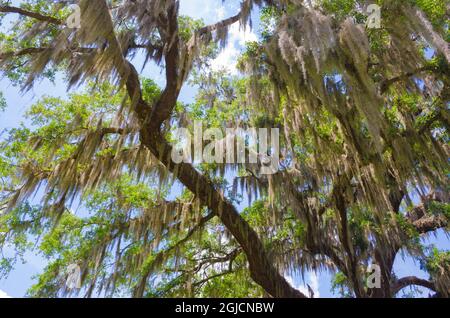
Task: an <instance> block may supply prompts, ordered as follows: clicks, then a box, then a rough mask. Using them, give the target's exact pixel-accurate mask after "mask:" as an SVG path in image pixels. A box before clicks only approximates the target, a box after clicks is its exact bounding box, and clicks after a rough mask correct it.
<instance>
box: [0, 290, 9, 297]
mask: <svg viewBox="0 0 450 318" xmlns="http://www.w3.org/2000/svg"><path fill="white" fill-rule="evenodd" d="M0 298H11V296H9V295H8V294H7V293H5V292H4V291H3V290H1V289H0Z"/></svg>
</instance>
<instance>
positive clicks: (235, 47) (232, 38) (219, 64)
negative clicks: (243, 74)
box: [212, 23, 258, 74]
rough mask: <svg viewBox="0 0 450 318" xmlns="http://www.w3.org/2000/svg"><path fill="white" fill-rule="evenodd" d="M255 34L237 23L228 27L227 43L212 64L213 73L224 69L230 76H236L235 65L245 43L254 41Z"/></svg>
mask: <svg viewBox="0 0 450 318" xmlns="http://www.w3.org/2000/svg"><path fill="white" fill-rule="evenodd" d="M257 39H258V38H257V36H256V34H255V33H254V32H253V31H252V30H251V29H250V26H247V27H246V28H242V27H241V26H240V25H239V23H235V24H233V25H232V26H231V27H230V30H229V32H228V43H227V45H226V47H225V48H224V49H223V50H222V51H221V52H220V53H219V55H218V56H217V58H216V59H214V61H213V62H212V69H213V70H214V71H217V70H220V69H226V70H227V71H229V72H230V73H231V74H236V73H237V69H236V63H237V59H238V57H239V55H240V54H241V52H242V49H244V47H245V43H246V42H251V41H256V40H257Z"/></svg>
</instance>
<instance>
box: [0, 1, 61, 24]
mask: <svg viewBox="0 0 450 318" xmlns="http://www.w3.org/2000/svg"><path fill="white" fill-rule="evenodd" d="M0 12H3V13H18V14H20V15H22V16H26V17H29V18H33V19H36V20H39V21H42V22H48V23H52V24H57V25H62V24H64V23H63V21H61V20H59V19H57V18H54V17H51V16H48V15H44V14H40V13H37V12H34V11H29V10H25V9H22V8H18V7H13V6H6V5H0Z"/></svg>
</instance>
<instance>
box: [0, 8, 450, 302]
mask: <svg viewBox="0 0 450 318" xmlns="http://www.w3.org/2000/svg"><path fill="white" fill-rule="evenodd" d="M72 3H76V4H78V5H79V7H80V8H81V16H80V27H79V28H69V27H68V26H67V25H66V19H67V17H69V16H70V15H71V13H72V12H71V10H70V9H69V7H68V6H69V5H70V4H72ZM376 3H377V4H378V5H379V6H380V8H381V12H382V13H383V14H382V21H381V22H382V23H381V28H379V29H373V28H368V27H366V26H365V22H366V21H367V10H366V8H367V5H368V4H370V3H369V2H368V1H356V0H355V1H352V0H338V1H329V0H323V1H298V0H297V1H296V0H291V1H289V0H284V1H283V0H244V1H242V3H241V7H240V11H239V12H238V13H237V14H236V15H234V16H232V17H230V18H227V19H225V20H223V21H219V22H217V23H216V24H212V25H207V26H205V25H204V24H203V23H202V22H201V21H196V20H193V19H191V18H189V17H185V16H180V15H179V3H178V1H175V0H167V1H159V0H147V1H142V0H134V1H133V0H125V1H106V0H81V1H52V2H49V1H42V0H28V1H23V3H22V5H21V6H20V7H16V6H14V5H12V4H11V3H10V1H1V2H0V12H1V13H3V14H4V16H5V17H10V16H13V17H14V19H16V21H17V23H15V24H12V26H9V25H7V24H4V25H2V31H3V33H1V35H0V37H1V53H0V67H1V70H2V73H3V75H5V76H7V77H8V78H9V79H10V80H11V81H13V82H14V83H16V84H18V85H21V86H22V87H23V89H25V90H26V89H30V88H32V87H33V85H34V84H35V83H36V81H38V80H39V79H41V78H44V77H47V78H53V77H54V75H55V74H56V73H57V72H61V73H64V74H65V78H66V81H67V85H68V87H69V88H71V87H74V86H80V87H81V89H80V90H78V91H77V92H74V93H72V94H70V95H69V96H68V98H67V99H59V98H52V97H45V98H43V99H42V100H40V101H38V102H37V103H35V104H34V105H33V106H32V107H31V109H30V110H29V111H28V114H27V116H28V118H29V121H30V125H27V126H21V127H18V128H16V129H11V130H9V131H8V132H7V136H6V137H5V138H4V139H3V140H2V143H1V150H0V177H1V180H2V186H1V193H0V195H1V196H0V200H1V201H0V202H1V209H2V210H1V211H2V214H1V216H0V242H1V244H2V245H3V246H9V245H13V246H15V248H16V257H13V258H9V259H8V258H3V260H2V262H1V263H0V266H1V270H2V273H4V274H7V272H8V271H10V270H11V268H12V267H13V266H14V262H15V260H16V259H17V258H20V257H21V256H22V255H23V254H24V253H25V251H26V250H27V249H28V248H29V247H30V246H33V245H34V244H35V241H36V240H37V241H38V242H39V249H40V251H41V253H42V254H43V255H44V256H45V257H47V258H48V259H49V264H48V266H47V267H46V269H45V271H44V273H42V274H41V275H39V277H38V282H37V284H36V285H35V286H33V287H32V288H31V289H30V291H29V294H30V295H31V296H36V297H42V296H59V295H72V294H74V293H83V295H85V296H88V297H89V296H93V295H103V296H117V295H132V296H135V297H144V296H145V297H158V296H160V297H164V296H217V297H227V296H240V297H246V296H255V297H258V296H273V297H306V296H312V295H304V294H303V293H301V292H300V291H298V290H297V289H295V288H294V287H293V286H290V284H289V283H288V282H287V281H286V279H285V278H284V276H283V275H284V274H286V273H291V274H292V273H294V274H299V273H304V272H306V271H330V272H332V273H335V274H336V276H335V279H334V285H335V287H336V288H338V289H339V290H340V291H342V293H343V295H345V296H352V297H394V296H396V295H397V294H398V293H399V292H400V291H401V290H403V289H404V288H405V287H408V286H423V287H426V288H428V289H429V290H431V291H432V292H433V295H434V296H436V297H448V295H449V293H450V255H449V253H448V252H442V251H439V250H437V249H435V248H429V247H427V246H425V245H424V243H423V240H422V238H423V237H424V236H426V235H429V234H431V233H434V232H436V231H437V230H439V229H441V230H444V231H447V230H448V219H449V217H450V212H449V205H448V204H449V203H448V201H449V200H448V190H449V187H448V171H449V170H448V168H449V166H448V153H449V151H448V150H449V149H448V140H449V139H448V128H449V112H448V103H449V92H450V90H449V84H450V81H449V62H450V50H449V47H448V43H447V40H448V37H449V29H448V11H449V7H448V3H447V2H446V1H444V0H411V1H394V0H384V1H376ZM256 8H258V10H260V13H261V21H260V22H261V28H262V34H261V39H260V40H259V41H258V42H252V43H248V44H247V48H246V50H245V52H244V54H243V55H242V57H241V58H240V59H239V63H238V67H239V69H240V71H241V73H242V74H241V75H240V76H231V75H229V74H226V72H225V71H216V72H213V71H211V70H210V63H211V59H212V58H213V57H214V56H215V55H216V54H217V52H218V51H219V50H220V49H221V48H222V47H223V46H224V45H225V44H226V42H227V33H228V30H229V28H230V26H231V25H232V24H234V23H239V24H240V25H241V27H245V26H247V25H248V22H249V20H250V14H251V12H252V11H254V10H256ZM142 59H144V61H145V62H151V63H156V64H157V65H159V66H160V67H161V68H163V69H164V71H165V82H166V86H165V87H164V88H160V87H158V86H157V85H156V84H155V83H154V82H153V81H152V80H151V79H148V78H144V77H143V76H141V74H140V73H139V72H138V71H137V69H136V67H135V66H134V64H133V62H135V63H136V61H137V60H142ZM188 81H191V84H194V85H195V86H196V87H197V88H198V94H197V96H196V99H195V102H194V103H192V104H183V103H181V102H180V101H179V95H180V90H181V88H182V87H183V85H186V83H187V82H188ZM0 105H3V104H0ZM195 120H202V121H203V123H204V124H205V127H206V126H207V127H212V128H222V129H225V128H228V127H236V126H240V127H268V128H271V127H277V128H280V130H281V132H282V135H281V140H280V148H281V149H280V153H281V162H280V169H279V171H278V172H277V173H275V174H273V175H263V174H261V173H260V170H259V166H260V164H261V162H260V164H245V163H243V164H218V163H217V164H195V165H194V164H189V163H181V164H175V163H174V162H173V161H172V159H171V153H172V146H171V141H173V138H174V135H173V129H174V128H176V127H189V129H192V126H193V122H194V121H195ZM260 155H263V154H260ZM174 188H177V190H176V191H175V192H176V194H177V195H176V197H175V198H173V196H174V195H173V193H172V192H174V191H173V189H174ZM40 189H41V190H40ZM35 193H37V194H38V195H39V196H42V200H41V202H40V203H39V204H34V203H33V202H32V201H33V200H31V196H32V195H33V194H35ZM246 196H248V199H249V202H251V205H250V206H249V207H248V208H247V209H245V210H244V211H243V212H242V213H239V211H238V209H237V208H236V206H237V205H238V203H239V202H240V201H241V200H243V199H244V197H246ZM401 253H407V254H408V255H409V256H410V257H412V258H414V259H417V260H419V261H420V262H421V264H422V267H423V269H424V270H426V271H427V272H428V273H429V275H430V278H429V279H420V278H418V277H415V276H408V277H397V276H396V274H395V272H394V270H393V264H394V261H395V259H396V257H398V255H399V254H401ZM71 264H77V265H78V266H79V267H80V269H81V274H82V275H81V284H82V286H81V288H80V289H75V290H70V289H67V285H66V284H65V281H66V276H67V272H66V271H67V268H68V267H69V266H70V265H71ZM372 264H376V265H378V266H379V268H380V271H381V272H380V273H381V287H380V288H369V287H370V286H368V285H367V282H366V278H367V270H368V268H370V266H371V265H372ZM310 294H311V293H310Z"/></svg>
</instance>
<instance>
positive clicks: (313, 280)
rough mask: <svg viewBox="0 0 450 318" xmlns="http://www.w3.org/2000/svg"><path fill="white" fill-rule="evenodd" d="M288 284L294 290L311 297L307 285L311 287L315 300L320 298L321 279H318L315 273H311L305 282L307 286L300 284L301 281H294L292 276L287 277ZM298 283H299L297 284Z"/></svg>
mask: <svg viewBox="0 0 450 318" xmlns="http://www.w3.org/2000/svg"><path fill="white" fill-rule="evenodd" d="M285 278H286V280H287V282H288V283H289V284H290V285H291V286H292V287H294V288H296V289H298V290H299V291H301V292H302V293H303V294H305V295H307V296H309V289H308V286H307V284H308V285H309V286H310V287H311V289H312V291H313V293H314V298H320V292H319V278H318V277H317V274H316V273H314V272H311V273H309V275H308V279H307V280H306V281H305V285H302V284H300V282H299V281H300V279H294V278H293V277H292V276H290V275H286V276H285ZM296 281H297V282H298V283H296Z"/></svg>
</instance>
